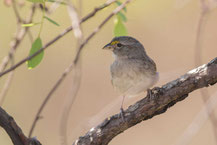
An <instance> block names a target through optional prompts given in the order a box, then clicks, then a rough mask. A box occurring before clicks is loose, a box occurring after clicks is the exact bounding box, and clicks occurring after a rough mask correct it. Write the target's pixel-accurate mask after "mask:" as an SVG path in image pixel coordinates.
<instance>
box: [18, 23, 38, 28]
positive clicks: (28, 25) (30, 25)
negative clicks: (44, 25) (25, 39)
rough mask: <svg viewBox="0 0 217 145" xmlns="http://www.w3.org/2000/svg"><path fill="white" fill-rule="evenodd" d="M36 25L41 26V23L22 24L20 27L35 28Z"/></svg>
mask: <svg viewBox="0 0 217 145" xmlns="http://www.w3.org/2000/svg"><path fill="white" fill-rule="evenodd" d="M38 24H41V23H29V24H22V27H32V26H35V25H38Z"/></svg>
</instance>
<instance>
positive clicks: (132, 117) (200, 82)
mask: <svg viewBox="0 0 217 145" xmlns="http://www.w3.org/2000/svg"><path fill="white" fill-rule="evenodd" d="M216 82H217V57H216V58H215V59H213V60H212V61H210V62H209V63H208V64H206V65H202V66H200V67H198V68H196V69H193V70H191V71H189V72H188V73H186V74H185V75H183V76H181V77H180V78H178V79H176V80H174V81H171V82H169V83H167V84H165V85H163V86H162V87H161V88H157V87H156V88H154V89H152V90H151V91H152V96H151V97H145V98H143V99H142V100H140V101H138V102H137V103H135V104H134V105H131V106H129V107H128V109H127V110H125V111H124V112H125V121H123V120H122V118H121V115H120V114H116V115H113V116H111V117H109V118H106V119H105V120H104V121H103V122H102V123H101V124H99V125H98V126H96V127H94V128H92V129H90V130H89V131H88V132H87V133H86V134H85V135H84V136H81V137H79V139H77V140H76V141H75V142H74V143H73V145H106V144H108V143H109V142H110V141H111V140H112V139H113V138H114V137H115V136H117V135H118V134H120V133H122V132H124V131H125V130H127V129H128V128H130V127H132V126H134V125H136V124H138V123H140V122H142V121H143V120H147V119H150V118H152V117H154V116H156V115H159V114H161V113H164V112H165V111H166V110H167V109H168V108H169V107H171V106H173V105H174V104H176V103H177V102H179V101H182V100H184V99H185V98H186V97H188V94H189V93H191V92H192V91H194V90H197V89H200V88H203V87H208V86H210V85H214V84H215V83H216Z"/></svg>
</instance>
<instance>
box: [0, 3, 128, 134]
mask: <svg viewBox="0 0 217 145" xmlns="http://www.w3.org/2000/svg"><path fill="white" fill-rule="evenodd" d="M130 1H131V0H127V1H126V2H125V3H123V4H122V5H121V6H119V7H117V8H116V9H115V10H114V11H113V12H112V13H111V14H110V15H109V16H108V17H107V18H106V19H105V20H104V21H103V22H102V23H101V24H100V25H99V26H98V27H97V28H96V29H95V30H94V31H93V32H92V33H91V34H90V35H89V36H88V37H87V38H86V40H85V41H84V42H83V43H82V44H81V45H80V47H79V48H78V51H77V54H76V56H75V59H74V60H73V62H72V64H70V65H69V67H67V68H66V69H65V71H64V72H63V74H62V75H61V77H60V78H59V79H58V81H57V82H56V83H55V85H54V86H53V88H52V89H51V91H50V92H49V93H48V95H47V96H46V98H45V100H44V101H43V103H42V105H41V106H40V108H39V110H38V112H37V114H36V116H35V119H34V121H33V124H32V126H31V129H30V132H29V136H30V137H31V136H32V133H33V131H34V128H35V126H36V123H37V122H38V120H39V119H40V115H41V112H42V111H43V109H44V107H45V106H46V104H47V102H48V101H49V100H50V98H51V96H52V95H53V93H54V92H55V91H56V90H57V88H58V87H59V85H60V84H61V83H62V81H63V80H64V79H65V77H66V76H67V75H68V73H69V72H71V70H72V69H73V68H75V67H76V64H77V62H78V60H79V57H80V53H81V50H82V49H83V47H84V46H85V45H86V44H87V42H88V41H89V40H90V39H91V38H92V37H93V36H94V35H95V34H96V33H97V32H98V31H99V30H100V29H101V28H102V26H103V25H104V24H105V23H106V22H107V21H108V20H109V19H111V17H112V16H114V15H115V14H117V13H118V12H119V11H120V10H121V9H123V8H124V7H125V5H126V4H127V3H129V2H130ZM111 2H114V1H111V0H110V3H107V4H104V5H103V6H101V7H99V8H95V9H94V11H93V12H91V13H90V14H88V15H87V16H86V17H84V18H83V19H82V20H81V22H80V24H81V23H82V22H84V21H86V20H87V19H89V18H91V17H93V16H94V15H95V14H96V12H97V11H99V10H101V9H103V8H105V7H106V6H108V5H110V4H111ZM71 30H72V27H69V29H67V30H66V31H64V33H62V35H59V36H57V38H56V39H55V40H53V41H54V42H55V41H56V40H58V39H59V38H61V37H62V36H63V35H65V34H66V32H69V31H71ZM53 41H52V42H50V43H49V45H51V44H52V43H53ZM49 45H48V46H49ZM46 47H47V46H46ZM46 47H45V46H44V47H43V48H41V49H40V50H39V51H38V52H36V53H35V54H34V55H32V56H30V57H34V56H36V55H37V54H38V53H40V52H41V51H42V50H43V49H45V48H46ZM28 58H29V57H28ZM29 59H30V58H29ZM29 59H27V60H29ZM0 76H1V74H0Z"/></svg>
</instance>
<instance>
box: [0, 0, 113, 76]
mask: <svg viewBox="0 0 217 145" xmlns="http://www.w3.org/2000/svg"><path fill="white" fill-rule="evenodd" d="M115 1H116V0H109V2H107V3H105V4H103V5H102V6H100V7H97V8H95V9H94V10H93V11H92V12H90V13H89V14H88V15H87V16H85V17H84V18H83V19H81V22H80V23H83V22H85V21H87V20H88V19H90V18H91V17H93V16H95V14H96V13H97V12H98V11H100V10H102V9H104V8H105V7H107V6H109V5H110V4H112V3H113V2H115ZM70 31H72V27H71V26H70V27H68V28H66V29H65V30H64V31H63V32H62V33H60V34H59V35H58V36H56V37H55V38H53V39H52V40H51V41H49V42H48V43H47V44H45V45H44V46H43V47H42V48H41V49H39V50H38V51H37V52H35V53H34V54H33V55H31V56H28V57H26V58H24V59H22V60H21V61H19V62H18V63H17V64H15V65H14V66H12V67H11V68H9V69H7V70H5V71H4V72H1V71H0V77H2V76H3V75H5V74H7V73H9V72H10V71H12V70H14V69H16V68H17V67H19V66H20V65H22V64H23V63H25V62H26V61H27V60H30V59H32V58H33V57H35V56H36V55H38V54H39V53H40V52H42V51H43V50H45V49H46V48H47V47H48V46H50V45H51V44H53V43H54V42H56V41H57V40H59V39H60V38H62V37H63V36H64V35H66V34H67V33H68V32H70ZM0 68H1V67H0ZM0 70H1V69H0Z"/></svg>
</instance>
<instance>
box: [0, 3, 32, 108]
mask: <svg viewBox="0 0 217 145" xmlns="http://www.w3.org/2000/svg"><path fill="white" fill-rule="evenodd" d="M13 9H14V12H15V14H16V18H17V21H18V24H17V33H16V36H15V38H14V40H12V42H11V48H10V51H9V53H8V55H7V56H5V57H4V59H3V61H2V63H1V65H0V72H2V71H4V69H5V68H6V67H7V65H8V63H9V61H11V66H13V65H14V59H13V57H14V53H15V51H16V49H17V47H18V46H19V44H20V43H21V42H22V40H23V38H24V36H25V35H26V33H27V32H28V29H29V28H27V27H26V28H20V27H21V26H20V22H23V20H22V19H21V18H20V17H19V12H18V11H17V10H16V4H15V0H14V1H13ZM34 13H35V4H33V6H32V8H31V11H30V14H29V17H28V19H27V22H29V23H30V22H31V21H32V19H33V16H34ZM13 74H14V72H13V71H12V72H11V73H10V75H9V76H8V79H7V80H6V82H5V84H4V87H3V89H2V91H1V94H0V106H1V105H2V104H3V102H4V100H5V97H6V94H7V92H8V90H9V87H10V84H11V83H12V79H13V76H14V75H13Z"/></svg>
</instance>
